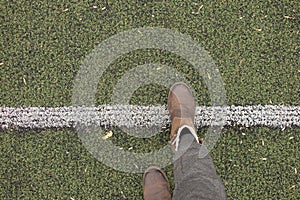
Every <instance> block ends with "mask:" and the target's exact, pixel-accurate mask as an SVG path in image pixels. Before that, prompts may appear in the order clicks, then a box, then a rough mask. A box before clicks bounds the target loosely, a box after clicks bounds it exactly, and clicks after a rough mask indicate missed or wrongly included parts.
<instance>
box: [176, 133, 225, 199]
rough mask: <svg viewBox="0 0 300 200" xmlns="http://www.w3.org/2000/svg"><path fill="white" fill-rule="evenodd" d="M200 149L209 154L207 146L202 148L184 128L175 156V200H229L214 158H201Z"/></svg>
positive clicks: (208, 156) (207, 156) (207, 155)
mask: <svg viewBox="0 0 300 200" xmlns="http://www.w3.org/2000/svg"><path fill="white" fill-rule="evenodd" d="M200 148H201V151H203V150H204V151H206V152H207V150H206V148H205V146H202V147H201V144H199V143H197V141H196V139H195V138H194V136H193V135H192V134H191V132H190V131H189V130H188V129H187V128H184V129H183V130H182V133H181V135H180V142H179V146H178V151H177V152H176V153H175V156H174V178H175V189H174V192H173V200H177V199H178V200H184V199H187V200H194V199H195V200H200V199H213V200H217V199H222V200H223V199H227V197H226V193H225V189H224V185H223V183H222V181H221V180H220V178H219V177H218V175H217V173H216V170H215V168H214V164H213V161H212V158H211V157H210V155H209V154H208V153H207V154H206V156H205V157H203V158H199V150H200ZM202 148H204V149H202Z"/></svg>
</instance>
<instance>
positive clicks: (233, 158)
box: [0, 0, 300, 199]
mask: <svg viewBox="0 0 300 200" xmlns="http://www.w3.org/2000/svg"><path fill="white" fill-rule="evenodd" d="M299 8H300V3H299V1H296V0H284V1H251V2H249V1H209V2H202V3H200V2H196V1H189V0H188V1H177V0H176V1H172V2H171V1H151V2H148V1H132V0H130V1H107V2H97V1H79V2H78V1H69V2H67V1H51V2H48V1H25V0H22V1H4V0H3V1H1V4H0V10H1V12H0V20H1V24H0V32H1V37H0V48H1V51H0V63H1V64H0V74H1V91H0V97H1V98H0V105H1V106H63V105H64V106H69V105H71V96H72V88H73V81H74V77H75V75H76V72H77V71H78V69H79V67H80V65H81V62H82V61H83V60H84V58H85V56H86V55H88V54H89V53H90V52H91V51H92V49H93V48H95V47H96V45H97V44H99V43H100V42H101V41H103V40H104V39H107V38H109V37H111V36H112V35H114V34H117V33H119V32H122V31H125V30H130V29H132V28H139V27H149V26H152V27H164V28H169V29H172V30H175V31H179V32H182V33H184V34H187V35H190V36H191V37H192V38H193V39H194V40H195V41H197V42H198V43H199V44H200V45H201V46H202V47H204V48H205V49H206V50H207V51H208V52H210V55H211V57H212V58H213V59H214V61H215V63H216V65H217V66H218V68H219V70H220V72H221V75H222V78H223V81H224V84H225V89H226V93H227V103H228V104H229V105H232V104H234V105H256V104H262V105H265V104H274V105H278V104H282V105H299V92H300V84H299V76H300V68H299V64H300V63H299V42H300V41H299V18H300V13H299ZM150 61H151V62H152V61H156V62H161V63H165V64H169V65H170V66H174V68H176V69H177V70H179V71H180V72H182V73H184V74H185V76H186V78H187V79H188V80H189V82H190V83H191V85H192V86H193V87H194V88H195V90H196V93H197V94H196V96H197V101H198V104H199V105H209V97H208V94H207V91H206V88H205V86H204V85H203V84H202V81H201V78H199V76H197V75H195V73H193V71H191V70H190V67H189V65H188V63H187V62H186V61H184V60H182V59H180V57H178V56H176V55H172V54H170V53H166V52H161V51H158V50H141V51H135V52H132V53H129V54H126V55H124V56H123V57H122V58H120V59H118V60H117V61H116V62H115V63H113V64H112V66H110V68H109V69H108V70H107V73H105V75H104V76H103V77H101V78H100V82H99V86H98V88H99V89H98V91H97V101H96V103H97V104H106V103H109V102H110V97H111V94H112V89H113V87H114V85H115V84H116V83H117V80H118V79H119V78H120V77H122V75H123V74H124V73H125V72H126V71H128V70H129V69H131V68H133V67H134V66H136V65H138V64H142V63H147V62H150ZM183 66H185V67H183ZM167 91H168V89H167V88H164V87H161V86H157V85H148V86H144V87H143V88H140V89H139V90H137V91H136V93H135V95H134V96H133V98H132V100H131V103H132V104H139V105H148V104H165V103H166V98H167ZM157 94H160V95H157ZM113 131H114V133H115V134H114V137H113V138H112V140H113V141H115V142H116V144H118V145H123V147H124V148H129V147H130V146H133V147H134V149H138V150H136V151H149V150H151V149H156V148H158V147H159V146H161V145H163V144H166V143H167V142H168V135H167V134H168V133H169V130H166V131H164V133H166V134H165V135H161V136H156V137H155V138H152V139H151V138H150V139H147V141H146V142H145V141H141V140H139V139H135V138H132V137H127V136H124V134H125V133H123V132H121V131H119V130H113ZM203 132H204V131H203V130H199V132H198V133H199V134H203ZM299 133H300V129H299V128H296V127H293V128H289V129H285V130H281V129H272V128H266V127H251V128H244V127H226V128H225V129H224V130H223V132H222V137H221V138H220V140H219V141H218V143H217V145H216V147H215V148H214V149H213V150H212V152H211V155H212V157H213V159H214V163H215V165H216V169H217V171H218V174H219V175H220V177H221V178H222V180H223V182H224V184H225V187H226V192H227V195H228V198H229V199H299V198H300V178H299V171H300V162H299V158H300V147H299V146H300V134H299ZM158 138H160V139H159V140H157V139H158ZM0 158H1V162H0V183H1V184H0V199H21V198H23V199H142V186H141V180H142V175H141V174H129V173H123V172H119V171H115V170H113V169H111V168H109V167H107V166H105V165H104V164H102V163H101V162H98V161H97V160H96V159H95V158H94V157H93V156H92V155H91V154H90V153H89V152H88V151H87V150H86V149H85V147H84V146H83V145H82V143H81V141H80V139H79V137H78V135H77V133H76V132H75V131H73V130H70V129H63V130H35V131H34V130H32V131H26V132H24V131H23V132H22V131H20V132H16V131H2V132H1V134H0ZM166 170H167V175H168V177H169V178H170V181H171V185H172V189H173V188H174V180H173V178H172V175H173V174H172V166H171V165H170V166H168V167H166Z"/></svg>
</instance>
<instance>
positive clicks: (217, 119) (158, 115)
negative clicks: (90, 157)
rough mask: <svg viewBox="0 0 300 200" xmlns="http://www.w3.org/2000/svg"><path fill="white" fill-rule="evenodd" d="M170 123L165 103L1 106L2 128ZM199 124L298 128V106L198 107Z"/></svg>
mask: <svg viewBox="0 0 300 200" xmlns="http://www.w3.org/2000/svg"><path fill="white" fill-rule="evenodd" d="M168 123H170V120H169V115H168V111H167V109H166V107H165V106H132V105H114V106H109V105H102V106H98V107H20V108H13V107H0V126H1V129H12V130H13V129H23V128H26V129H27V128H28V129H32V128H42V129H44V128H64V127H75V126H76V125H94V126H104V127H113V126H118V127H128V128H130V127H151V126H164V125H166V124H168ZM195 124H196V126H198V127H201V126H211V125H224V126H233V125H238V126H245V127H250V126H267V127H280V128H285V127H292V126H296V127H300V106H277V105H265V106H261V105H255V106H226V107H216V106H215V107H204V106H200V107H197V111H196V118H195Z"/></svg>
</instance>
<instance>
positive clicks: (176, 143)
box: [171, 124, 199, 151]
mask: <svg viewBox="0 0 300 200" xmlns="http://www.w3.org/2000/svg"><path fill="white" fill-rule="evenodd" d="M185 128H187V129H188V130H189V131H190V133H191V135H192V136H193V137H194V138H195V139H196V141H197V143H199V138H198V136H197V133H196V129H195V126H194V124H192V125H190V124H185V125H182V126H180V127H179V128H178V130H177V133H176V134H175V135H174V136H173V138H172V139H171V145H172V147H173V149H174V151H178V146H179V142H180V135H181V133H182V130H183V129H185Z"/></svg>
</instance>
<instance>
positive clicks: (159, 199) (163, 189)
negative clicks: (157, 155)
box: [143, 166, 171, 200]
mask: <svg viewBox="0 0 300 200" xmlns="http://www.w3.org/2000/svg"><path fill="white" fill-rule="evenodd" d="M143 194H144V199H145V200H165V199H171V193H170V184H169V181H168V178H167V176H166V174H165V172H164V171H163V170H162V169H161V168H159V167H155V166H153V167H149V168H148V169H147V170H146V172H145V173H144V176H143Z"/></svg>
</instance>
